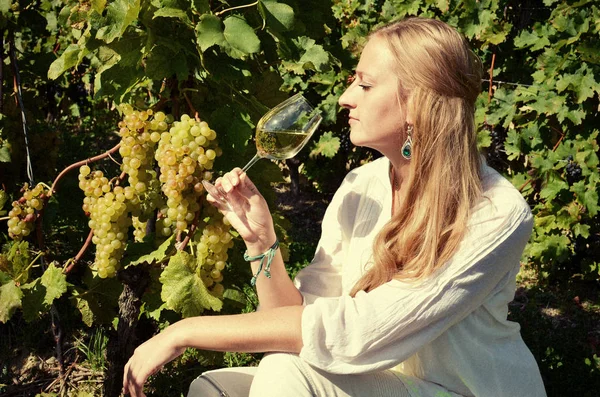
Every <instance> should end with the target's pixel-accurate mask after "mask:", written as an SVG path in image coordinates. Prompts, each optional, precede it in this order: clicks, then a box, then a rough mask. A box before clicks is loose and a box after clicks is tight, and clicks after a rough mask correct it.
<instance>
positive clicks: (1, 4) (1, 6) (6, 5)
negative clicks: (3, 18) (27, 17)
mask: <svg viewBox="0 0 600 397" xmlns="http://www.w3.org/2000/svg"><path fill="white" fill-rule="evenodd" d="M11 4H12V0H0V14H2V15H8V12H9V11H10V6H11Z"/></svg>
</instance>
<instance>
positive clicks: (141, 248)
mask: <svg viewBox="0 0 600 397" xmlns="http://www.w3.org/2000/svg"><path fill="white" fill-rule="evenodd" d="M153 239H154V236H152V240H153ZM174 244H175V235H171V237H169V238H168V239H166V240H165V241H164V242H163V243H162V244H161V245H160V246H159V247H158V248H157V249H153V245H152V242H151V241H144V242H142V243H134V244H132V245H131V246H129V247H127V253H126V254H127V258H130V259H126V262H125V265H124V267H128V266H136V265H139V264H142V263H148V264H153V263H160V262H162V261H164V260H165V259H166V258H167V256H168V254H167V253H168V252H169V251H170V250H171V249H172V248H173V246H174ZM136 256H137V259H133V258H135V257H136Z"/></svg>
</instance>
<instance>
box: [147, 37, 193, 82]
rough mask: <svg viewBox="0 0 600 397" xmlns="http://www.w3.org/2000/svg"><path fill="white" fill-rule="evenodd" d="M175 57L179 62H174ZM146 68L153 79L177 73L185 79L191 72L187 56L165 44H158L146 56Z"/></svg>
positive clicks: (179, 77) (180, 78) (178, 76)
mask: <svg viewBox="0 0 600 397" xmlns="http://www.w3.org/2000/svg"><path fill="white" fill-rule="evenodd" d="M173 59H177V62H173ZM145 70H146V75H147V76H148V77H149V78H151V79H153V80H162V79H163V78H168V77H171V76H172V75H174V74H175V75H177V78H178V79H179V80H180V81H183V80H186V79H187V76H188V73H189V69H188V64H187V60H186V58H185V56H182V55H181V54H180V53H178V52H177V51H176V50H174V49H173V48H172V47H167V46H165V45H157V46H156V47H154V48H153V49H152V51H150V54H148V57H147V58H146V68H145Z"/></svg>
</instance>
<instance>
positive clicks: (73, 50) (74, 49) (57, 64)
mask: <svg viewBox="0 0 600 397" xmlns="http://www.w3.org/2000/svg"><path fill="white" fill-rule="evenodd" d="M86 52H87V51H85V49H83V48H81V47H80V46H79V45H78V44H69V46H68V47H67V49H66V50H65V51H64V52H63V53H62V54H61V55H60V57H58V58H57V59H56V60H55V61H54V62H52V64H51V65H50V68H49V69H48V78H49V79H52V80H55V79H57V78H58V77H59V76H60V75H62V74H63V73H64V72H65V71H67V70H69V69H71V68H72V67H73V66H77V65H78V64H79V62H81V60H82V59H83V57H84V56H85V54H86Z"/></svg>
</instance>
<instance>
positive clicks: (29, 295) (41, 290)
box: [21, 278, 50, 322]
mask: <svg viewBox="0 0 600 397" xmlns="http://www.w3.org/2000/svg"><path fill="white" fill-rule="evenodd" d="M21 290H22V291H23V298H22V310H23V318H24V319H25V321H27V322H32V321H35V320H38V319H39V318H40V317H41V316H42V315H43V314H44V313H46V312H48V309H49V307H50V306H49V305H47V304H45V303H44V298H45V297H46V288H45V287H44V286H43V285H42V284H41V282H40V279H39V278H37V279H35V280H34V281H32V282H30V283H27V284H24V285H23V286H22V287H21Z"/></svg>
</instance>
